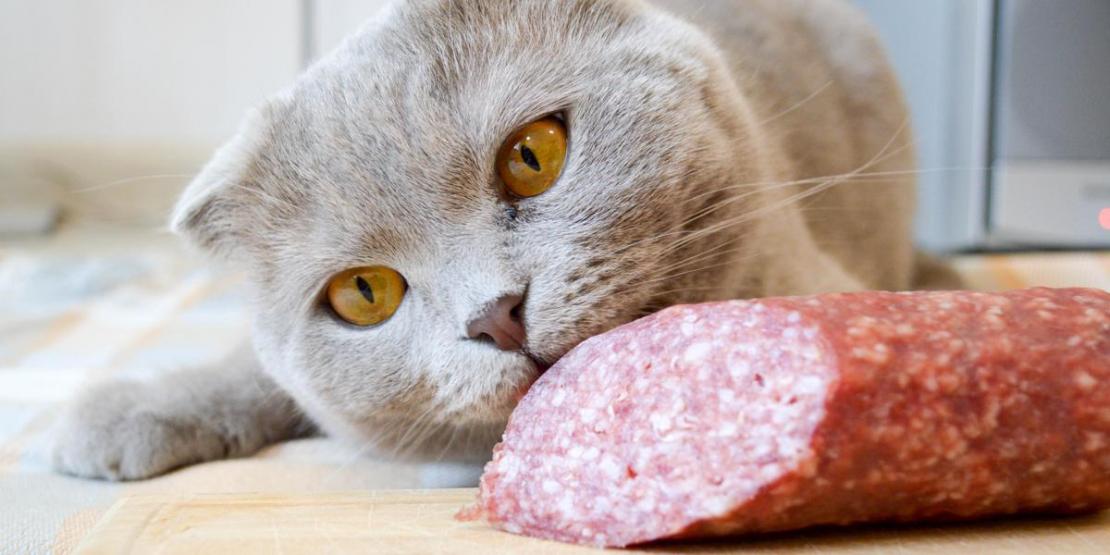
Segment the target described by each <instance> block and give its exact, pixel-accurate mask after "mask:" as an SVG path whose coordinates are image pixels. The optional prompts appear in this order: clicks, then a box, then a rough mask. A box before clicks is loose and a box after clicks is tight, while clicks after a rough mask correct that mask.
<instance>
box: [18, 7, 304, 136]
mask: <svg viewBox="0 0 1110 555" xmlns="http://www.w3.org/2000/svg"><path fill="white" fill-rule="evenodd" d="M300 37H301V25H300V5H299V0H231V1H228V0H155V1H151V0H96V1H89V0H0V72H2V75H3V77H2V78H0V79H2V80H3V82H4V84H3V86H0V141H3V142H20V143H22V142H34V143H58V142H66V143H73V142H78V143H88V142H99V141H108V142H112V143H121V142H122V143H132V142H150V141H167V142H174V143H178V142H185V143H203V144H216V143H218V142H220V141H222V140H224V139H225V138H226V137H227V136H228V135H229V134H230V133H231V132H232V131H233V130H234V129H235V127H236V124H237V122H238V121H239V118H240V117H241V116H242V114H243V112H244V111H245V110H246V109H247V107H249V106H251V105H253V104H255V103H257V102H258V101H259V100H261V99H262V98H263V97H264V96H265V95H268V94H270V93H271V92H274V91H275V90H277V89H279V88H281V87H283V86H285V85H286V84H288V83H289V82H290V81H291V80H292V79H293V78H294V76H295V75H296V73H297V71H298V70H299V69H300V64H301V58H302V56H301V41H300Z"/></svg>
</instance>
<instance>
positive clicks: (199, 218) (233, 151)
mask: <svg viewBox="0 0 1110 555" xmlns="http://www.w3.org/2000/svg"><path fill="white" fill-rule="evenodd" d="M274 112H275V110H274V109H273V106H271V105H267V106H263V107H261V108H258V109H255V110H252V111H251V112H250V113H248V114H247V117H246V118H245V119H244V121H243V123H242V124H241V126H240V128H239V132H238V134H237V135H236V136H235V138H233V139H231V140H230V141H228V143H227V144H225V145H224V146H223V147H221V148H220V149H219V150H218V151H216V154H215V155H214V156H213V157H212V159H211V160H210V161H209V162H208V164H207V165H206V166H205V167H204V169H203V170H201V172H200V173H199V174H198V175H197V176H196V178H194V179H193V181H192V182H191V183H190V184H189V186H188V187H186V188H185V192H184V193H183V194H182V195H181V198H180V199H178V201H177V206H176V207H175V208H174V211H173V215H172V217H171V219H170V229H171V230H172V231H173V232H174V233H176V234H178V235H180V236H183V237H185V238H186V239H187V240H188V241H189V242H190V243H192V244H193V246H195V247H197V248H200V249H201V250H204V251H206V252H208V253H211V254H215V255H217V256H220V257H232V256H235V253H236V252H237V251H239V250H240V249H241V248H243V246H244V245H243V239H244V238H243V237H242V230H243V228H244V226H246V225H247V223H246V222H244V221H242V220H243V218H245V217H247V215H248V214H249V212H250V210H249V206H248V203H249V202H250V198H251V197H252V196H253V195H251V194H250V189H251V188H253V187H257V186H258V183H257V177H258V175H257V174H258V160H259V158H260V157H261V155H262V153H263V151H264V149H265V148H266V147H267V143H268V142H269V140H270V137H271V130H272V129H273V125H274V118H273V114H274Z"/></svg>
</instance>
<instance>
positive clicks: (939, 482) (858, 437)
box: [460, 289, 1110, 546]
mask: <svg viewBox="0 0 1110 555" xmlns="http://www.w3.org/2000/svg"><path fill="white" fill-rule="evenodd" d="M1108 505H1110V295H1108V294H1107V293H1104V292H1100V291H1091V290H1047V289H1038V290H1029V291H1021V292H1014V293H1005V294H982V293H902V294H895V293H858V294H842V295H827V296H820V297H811V298H790V299H768V300H760V301H737V302H730V303H721V304H710V305H700V306H687V307H675V308H672V309H668V310H666V311H663V312H661V313H659V314H656V315H654V316H651V317H649V318H646V319H643V320H640V321H638V322H634V323H632V324H629V325H627V326H624V327H622V328H618V329H617V330H614V331H612V332H610V333H608V334H605V335H602V336H599V337H596V338H593V339H591V340H589V341H587V342H586V343H584V344H582V345H581V346H579V347H578V348H577V349H575V350H574V351H572V352H571V353H570V354H569V355H567V356H566V357H564V359H563V360H562V361H560V362H559V363H558V364H557V365H556V366H555V367H554V368H553V369H552V370H550V371H549V372H548V373H547V374H545V375H544V376H543V377H542V378H541V379H540V381H539V382H537V384H536V385H535V386H534V387H533V388H532V390H531V391H530V392H529V393H528V395H527V396H526V397H525V399H524V400H523V401H522V402H521V404H520V406H519V407H518V408H517V410H516V411H515V412H514V414H513V416H512V419H511V421H510V423H509V426H508V429H507V430H506V432H505V436H504V441H503V442H502V443H501V445H499V446H498V447H497V449H496V451H495V453H494V458H493V460H492V461H491V462H490V463H489V464H488V466H487V467H486V471H485V474H484V476H483V478H482V486H481V493H480V497H479V500H478V503H477V505H476V506H474V507H473V508H471V509H469V510H468V511H464V513H463V514H461V515H460V517H466V518H471V519H478V518H483V517H484V518H485V519H487V520H488V521H489V522H490V523H491V524H493V525H494V526H496V527H498V528H501V529H503V530H506V531H508V532H512V533H517V534H526V535H530V536H535V537H540V538H547V539H554V540H560V541H565V542H573V543H582V544H590V545H597V546H627V545H632V544H639V543H645V542H650V541H655V540H661V539H674V538H685V537H711V536H723V535H734V534H743V533H762V532H774V531H783V530H791V529H797V528H803V527H809V526H815V525H838V524H850V523H857V522H903V521H918V520H948V519H968V518H977V517H984V516H992V515H999V514H1009V513H1014V512H1019V511H1060V512H1078V511H1090V510H1096V509H1099V508H1102V507H1106V506H1108Z"/></svg>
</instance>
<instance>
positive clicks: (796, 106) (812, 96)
mask: <svg viewBox="0 0 1110 555" xmlns="http://www.w3.org/2000/svg"><path fill="white" fill-rule="evenodd" d="M833 83H834V82H833V81H829V82H827V83H825V84H824V85H822V86H821V87H820V88H818V89H817V90H815V91H813V92H812V93H810V95H809V96H807V97H805V98H803V99H801V100H800V101H798V102H797V103H795V104H794V105H793V106H791V107H789V108H787V109H785V110H783V111H781V112H779V113H777V114H775V115H773V116H771V117H769V118H767V119H765V120H763V121H761V122H759V125H760V126H766V125H768V124H770V123H773V122H775V121H778V120H780V119H782V118H784V117H786V116H788V115H790V114H792V113H794V112H796V111H798V110H799V109H801V108H802V107H804V106H805V105H806V104H809V103H810V102H812V101H813V100H814V99H815V98H817V97H818V96H821V94H822V93H824V92H825V91H827V90H829V87H831V86H832V85H833Z"/></svg>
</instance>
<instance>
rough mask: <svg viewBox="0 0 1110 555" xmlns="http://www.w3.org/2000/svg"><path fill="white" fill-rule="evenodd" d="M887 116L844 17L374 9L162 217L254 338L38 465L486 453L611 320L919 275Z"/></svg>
mask: <svg viewBox="0 0 1110 555" xmlns="http://www.w3.org/2000/svg"><path fill="white" fill-rule="evenodd" d="M680 18H681V19H680ZM907 120H908V116H907V111H906V107H905V105H904V102H903V99H902V95H901V92H900V90H899V87H898V84H897V83H896V81H895V78H894V76H893V74H892V72H891V69H890V67H889V65H888V63H887V61H886V59H885V58H884V55H883V53H882V50H881V48H880V45H879V44H878V42H877V40H876V37H875V34H874V32H873V31H872V29H871V28H870V27H869V25H868V23H867V22H866V21H865V20H864V18H863V17H862V16H861V14H860V13H859V12H858V11H857V10H856V9H855V8H853V7H851V6H850V5H849V4H848V3H847V2H845V1H842V0H710V1H703V0H659V1H657V2H655V3H654V5H648V4H647V3H645V2H643V1H641V0H409V1H404V2H396V3H394V4H392V5H391V6H390V7H388V8H387V9H386V10H385V11H384V13H382V14H381V15H380V16H379V17H378V18H376V19H375V20H374V21H372V22H371V23H370V24H369V25H367V26H366V27H365V28H364V29H363V30H362V31H361V32H359V33H358V34H357V35H356V36H354V37H352V38H351V39H349V40H348V41H347V42H346V43H345V44H343V45H342V47H341V48H339V49H338V50H337V51H336V52H334V53H332V54H331V55H330V56H328V57H327V58H326V59H324V60H322V61H321V62H320V63H318V64H316V66H315V67H313V68H312V69H310V70H309V71H308V72H307V73H306V74H305V75H304V76H303V77H302V78H301V79H300V80H299V81H298V82H297V83H296V85H295V86H294V87H292V88H291V89H290V90H289V91H287V92H285V93H284V94H281V95H279V96H278V97H276V98H274V99H272V100H271V101H270V102H269V103H267V104H266V105H265V106H264V107H262V108H261V109H259V110H258V111H257V112H255V113H254V114H252V115H251V116H250V117H249V118H248V119H247V121H246V123H245V125H244V126H243V128H242V130H241V132H240V134H239V135H238V136H237V137H236V138H235V139H233V140H232V141H231V142H230V143H229V144H228V145H227V146H225V147H224V148H223V149H222V150H220V151H219V152H218V153H217V154H216V155H215V158H214V160H213V161H212V162H211V163H210V164H209V165H208V166H207V168H205V169H204V171H203V172H202V173H201V174H200V176H199V177H197V178H196V181H195V182H193V184H192V185H191V186H190V187H189V189H188V190H187V191H186V192H185V194H184V196H183V198H182V199H181V201H180V204H179V206H178V208H177V210H176V213H175V214H174V216H173V228H174V229H175V230H176V231H177V232H179V233H180V234H182V235H184V236H185V237H186V238H188V239H189V240H190V241H191V242H192V243H193V244H195V245H198V246H199V247H201V248H202V249H204V250H206V251H209V252H213V253H218V254H219V255H222V256H224V257H227V258H228V259H230V260H232V261H233V262H234V263H235V264H236V265H237V266H238V267H239V268H241V269H243V270H244V271H245V272H246V273H247V275H248V276H249V282H250V290H251V291H252V293H253V294H252V297H253V298H252V307H253V316H254V328H253V339H254V341H253V349H244V350H243V353H242V354H241V355H240V356H237V357H235V358H234V359H233V360H230V361H228V362H227V363H226V364H223V365H220V366H218V367H214V368H206V369H192V370H188V371H183V372H179V373H176V374H173V375H170V376H167V377H165V378H163V379H161V380H160V381H156V382H153V383H141V384H140V383H128V382H113V383H107V384H103V385H101V386H99V387H96V388H93V389H91V390H90V391H87V392H86V393H85V394H84V395H83V396H82V397H81V398H79V399H78V400H77V401H76V402H75V403H74V404H73V405H72V407H71V408H70V410H69V412H68V413H67V415H66V416H65V417H64V418H63V419H62V421H61V424H60V427H59V429H58V431H57V435H56V444H55V447H54V450H53V461H54V464H55V466H56V467H57V469H58V470H60V471H62V472H66V473H70V474H75V475H79V476H87V477H93V478H106V479H113V480H133V479H141V478H146V477H150V476H154V475H157V474H160V473H164V472H167V471H169V470H171V469H173V468H177V467H180V466H183V465H188V464H192V463H198V462H202V461H207V460H213V459H220V458H224V457H237V456H244V455H249V454H251V453H253V452H255V451H256V450H258V449H260V448H261V447H263V446H265V445H266V444H269V443H272V442H278V441H281V440H284V439H288V438H292V437H297V436H301V435H304V434H310V433H314V432H315V431H317V430H319V431H322V432H325V433H327V434H331V435H334V436H338V437H342V438H347V439H350V440H353V441H357V442H359V443H362V444H371V445H373V446H375V448H376V449H377V452H378V453H379V454H381V455H385V456H397V457H407V458H412V459H449V460H460V461H482V460H484V459H485V457H487V456H488V454H489V451H490V448H491V446H492V445H493V443H494V442H495V441H496V440H497V438H498V437H499V435H500V432H501V430H502V428H503V426H504V425H505V421H506V418H507V416H508V414H509V412H510V411H511V409H512V408H513V406H514V403H515V402H516V400H517V399H518V398H519V396H520V395H521V393H522V392H523V391H524V390H525V389H526V388H527V387H528V386H529V385H530V384H531V383H532V382H533V381H534V380H535V379H536V378H537V377H538V376H539V374H540V373H541V372H542V371H543V369H544V368H546V367H548V366H549V365H551V364H552V363H553V362H554V361H556V360H557V359H558V358H559V357H560V356H562V355H563V354H564V353H566V352H567V351H568V350H569V349H571V348H572V347H574V346H575V345H576V344H578V343H579V342H581V341H582V340H584V339H586V338H588V337H590V336H592V335H595V334H598V333H601V332H604V331H606V330H609V329H611V328H613V327H615V326H617V325H620V324H623V323H626V322H629V321H631V320H633V319H636V318H638V317H640V316H644V315H646V314H649V313H651V312H653V311H656V310H659V309H661V308H663V307H666V306H668V305H673V304H677V303H696V302H703V301H711V300H719V299H731V298H740V297H757V296H771V295H793V294H808V293H819V292H828V291H845V290H860V289H872V288H878V289H907V288H911V287H920V286H925V285H929V284H928V283H925V282H924V281H923V280H925V279H926V278H929V279H933V278H945V277H946V276H947V275H948V274H946V273H945V271H944V270H943V269H941V268H938V267H937V266H936V265H934V264H932V263H928V261H927V259H926V258H924V257H920V256H917V255H915V252H914V250H913V247H912V245H911V236H910V234H911V231H910V230H911V213H912V211H913V204H914V203H913V199H914V185H913V182H914V178H913V169H914V160H913V154H912V152H911V151H912V149H911V148H910V146H911V145H910V143H911V135H910V133H909V132H908V131H907V125H906V124H907Z"/></svg>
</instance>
